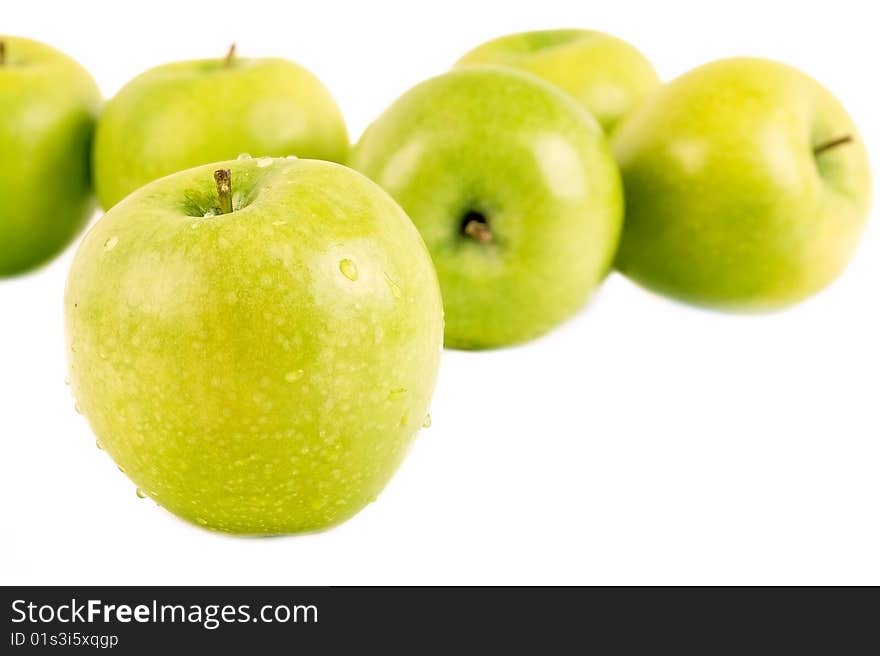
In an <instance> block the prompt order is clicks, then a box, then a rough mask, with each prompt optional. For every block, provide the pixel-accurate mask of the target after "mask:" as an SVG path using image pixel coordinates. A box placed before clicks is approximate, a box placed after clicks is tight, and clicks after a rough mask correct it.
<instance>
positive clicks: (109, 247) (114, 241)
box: [104, 237, 119, 251]
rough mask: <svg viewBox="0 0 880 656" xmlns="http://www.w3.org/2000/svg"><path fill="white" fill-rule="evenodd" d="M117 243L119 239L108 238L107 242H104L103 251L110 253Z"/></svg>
mask: <svg viewBox="0 0 880 656" xmlns="http://www.w3.org/2000/svg"><path fill="white" fill-rule="evenodd" d="M118 243H119V237H110V239H108V240H107V241H105V242H104V250H105V251H112V250H113V249H114V248H116V244H118Z"/></svg>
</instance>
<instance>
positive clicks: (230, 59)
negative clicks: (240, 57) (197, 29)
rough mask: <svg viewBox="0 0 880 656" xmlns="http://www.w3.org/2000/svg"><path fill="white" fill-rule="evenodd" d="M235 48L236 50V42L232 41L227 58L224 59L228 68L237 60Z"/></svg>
mask: <svg viewBox="0 0 880 656" xmlns="http://www.w3.org/2000/svg"><path fill="white" fill-rule="evenodd" d="M235 50H236V46H235V43H232V44H231V45H230V46H229V50H227V51H226V58H225V59H224V60H223V64H224V65H225V66H226V67H227V68H228V67H229V66H232V62H233V61H234V60H235Z"/></svg>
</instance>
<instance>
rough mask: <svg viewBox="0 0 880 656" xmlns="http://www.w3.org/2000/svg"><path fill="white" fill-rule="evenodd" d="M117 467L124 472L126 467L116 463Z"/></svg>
mask: <svg viewBox="0 0 880 656" xmlns="http://www.w3.org/2000/svg"><path fill="white" fill-rule="evenodd" d="M116 469H118V470H119V471H121V472H122V473H123V474H124V473H125V469H124V468H123V466H122V465H116Z"/></svg>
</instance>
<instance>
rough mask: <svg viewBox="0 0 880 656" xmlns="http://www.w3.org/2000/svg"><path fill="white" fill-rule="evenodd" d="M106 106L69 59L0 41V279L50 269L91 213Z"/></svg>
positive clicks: (31, 44) (23, 42) (43, 48)
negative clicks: (92, 154)
mask: <svg viewBox="0 0 880 656" xmlns="http://www.w3.org/2000/svg"><path fill="white" fill-rule="evenodd" d="M100 103H101V94H100V92H99V91H98V87H97V86H96V85H95V82H94V80H93V79H92V78H91V76H90V75H89V74H88V73H87V72H86V71H85V69H84V68H82V67H81V66H80V65H79V64H77V63H76V62H75V61H73V60H72V59H71V58H70V57H67V56H66V55H64V54H62V53H60V52H58V51H57V50H55V49H54V48H50V47H49V46H47V45H44V44H42V43H37V42H36V41H31V40H29V39H22V38H20V37H14V36H3V35H0V153H2V163H0V276H8V275H14V274H17V273H22V272H24V271H27V270H29V269H32V268H34V267H36V266H38V265H40V264H43V263H44V262H46V261H47V260H48V259H49V258H51V257H52V256H53V255H56V254H57V253H58V251H60V250H61V249H62V248H64V247H65V246H66V245H67V244H68V243H69V242H70V240H71V239H73V237H74V236H75V235H76V234H77V233H78V232H79V230H80V229H81V228H82V227H83V225H84V224H85V222H86V220H87V219H88V217H89V215H90V214H91V212H92V208H93V201H92V192H91V183H90V181H89V150H90V148H91V140H92V133H93V131H94V125H95V118H96V117H97V114H98V109H99V106H100Z"/></svg>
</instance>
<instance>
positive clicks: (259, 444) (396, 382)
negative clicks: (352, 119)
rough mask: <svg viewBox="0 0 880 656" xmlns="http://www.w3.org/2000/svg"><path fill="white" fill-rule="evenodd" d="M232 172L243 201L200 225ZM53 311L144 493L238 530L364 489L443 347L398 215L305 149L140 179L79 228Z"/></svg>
mask: <svg viewBox="0 0 880 656" xmlns="http://www.w3.org/2000/svg"><path fill="white" fill-rule="evenodd" d="M267 163H268V165H267ZM224 167H226V168H228V169H230V170H231V172H232V185H233V189H237V191H235V192H234V197H235V198H236V203H235V206H236V207H237V208H238V209H236V210H235V211H233V212H232V213H229V214H222V215H219V216H214V217H207V218H203V213H204V212H206V211H213V210H214V209H215V208H216V205H217V194H216V191H215V189H214V181H213V179H212V173H213V171H214V170H215V169H217V168H224ZM64 305H65V317H66V328H67V346H68V353H69V368H70V384H71V388H72V390H73V393H74V395H75V398H76V401H77V404H78V408H79V409H80V411H81V412H82V413H83V414H84V415H85V416H86V418H87V419H88V421H89V423H90V425H91V426H92V428H93V429H94V432H95V434H96V435H97V437H98V440H99V443H100V445H101V447H102V448H103V449H104V450H105V451H106V452H107V453H108V454H110V456H111V457H112V458H113V460H114V461H116V463H117V464H118V465H119V466H120V467H121V468H122V469H123V470H124V471H125V473H126V474H127V475H128V476H129V478H131V480H132V481H133V482H134V483H135V484H136V485H137V486H138V488H139V489H140V490H142V491H143V494H144V495H145V496H148V497H150V498H152V499H153V500H155V501H156V502H157V503H159V504H160V505H162V506H164V507H165V508H167V509H168V510H170V511H171V512H173V513H175V514H177V515H179V516H180V517H182V518H184V519H186V520H189V521H191V522H194V523H196V524H198V525H200V526H204V527H207V528H210V529H214V530H218V531H224V532H229V533H236V534H251V535H276V534H287V533H300V532H304V531H315V530H319V529H323V528H326V527H328V526H331V525H334V524H337V523H339V522H341V521H343V520H345V519H346V518H348V517H351V516H352V515H354V514H355V513H356V512H358V511H359V510H360V509H361V508H363V507H364V506H365V505H366V504H367V503H369V502H370V501H372V500H373V499H375V497H376V495H377V494H378V493H379V492H380V491H381V490H382V488H383V487H384V486H385V484H386V483H387V481H388V480H389V478H390V477H391V475H392V473H393V472H394V470H395V468H396V467H397V465H398V464H399V462H400V461H401V459H402V458H403V456H404V454H405V452H406V450H407V447H408V446H409V444H410V442H411V441H412V439H413V437H414V436H415V434H416V432H417V431H418V430H419V428H420V427H421V426H422V423H423V421H424V419H425V416H426V413H427V412H428V404H429V401H430V398H431V394H432V391H433V388H434V382H435V378H436V374H437V368H438V362H439V358H440V353H441V349H442V341H443V318H442V302H441V299H440V290H439V287H438V284H437V278H436V275H435V273H434V270H433V268H432V266H431V261H430V257H429V255H428V252H427V250H426V249H425V246H424V244H423V242H422V240H421V238H420V237H419V235H418V232H417V231H416V230H415V228H414V227H413V225H412V223H411V222H410V220H409V219H408V218H407V216H406V214H404V212H403V210H401V209H400V207H398V206H397V205H396V204H395V203H394V201H393V200H392V199H391V198H390V197H388V195H387V194H385V192H383V191H382V190H381V189H380V188H379V187H377V186H376V185H375V184H373V183H372V182H370V181H369V180H368V179H367V178H365V177H364V176H362V175H360V174H358V173H357V172H355V171H352V170H351V169H348V168H345V167H343V166H341V165H338V164H332V163H329V162H322V161H315V160H292V159H275V160H273V159H271V158H263V159H259V160H237V161H230V162H225V163H220V164H212V165H208V166H201V167H198V168H194V169H191V170H187V171H184V172H180V173H177V174H174V175H171V176H168V177H166V178H163V179H161V180H158V181H156V182H153V183H151V184H149V185H147V186H145V187H143V188H142V189H140V190H138V191H137V192H135V193H133V194H132V195H130V196H129V197H128V198H126V199H125V200H124V201H122V202H120V203H119V204H118V205H116V206H115V207H114V208H113V209H112V210H111V211H110V212H108V213H107V214H106V215H105V216H104V217H103V218H102V219H101V220H100V221H99V222H98V223H97V224H96V225H95V226H94V227H93V228H92V229H91V230H90V231H89V233H88V234H87V235H86V237H85V238H84V240H83V242H82V244H81V245H80V248H79V250H78V252H77V254H76V257H75V260H74V262H73V265H72V268H71V271H70V275H69V278H68V282H67V289H66V293H65V304H64Z"/></svg>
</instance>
